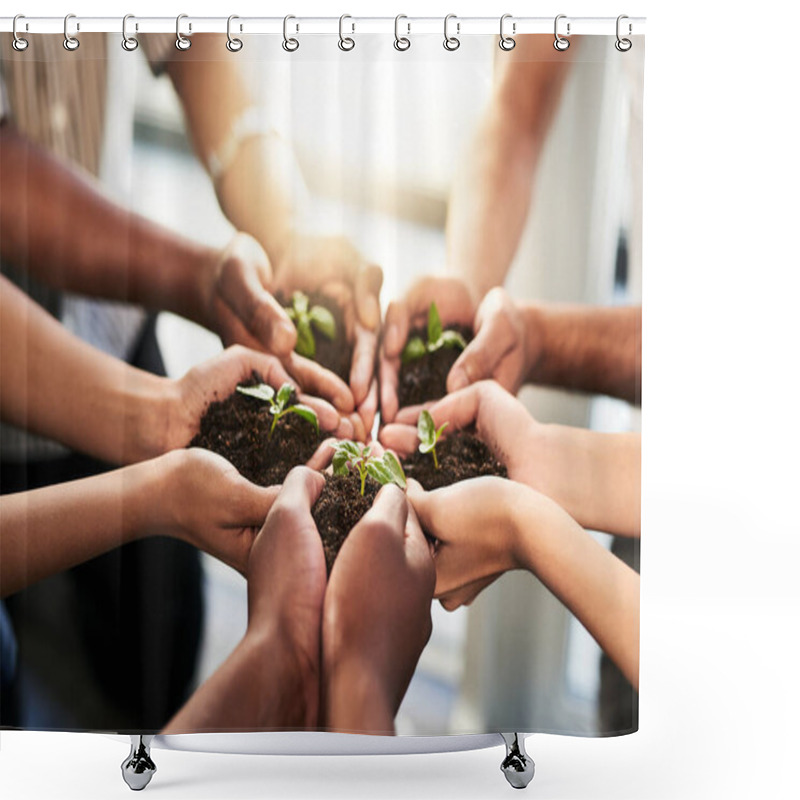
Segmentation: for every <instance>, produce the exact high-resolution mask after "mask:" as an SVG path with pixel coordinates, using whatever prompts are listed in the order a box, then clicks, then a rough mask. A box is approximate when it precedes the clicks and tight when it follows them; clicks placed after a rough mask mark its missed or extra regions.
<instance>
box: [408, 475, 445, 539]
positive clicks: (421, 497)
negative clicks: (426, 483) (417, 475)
mask: <svg viewBox="0 0 800 800" xmlns="http://www.w3.org/2000/svg"><path fill="white" fill-rule="evenodd" d="M433 494H438V492H436V493H434V492H426V491H425V490H424V489H423V488H422V486H421V485H420V484H419V483H418V482H417V481H415V480H413V479H409V481H408V483H407V485H406V496H407V497H408V502H409V504H410V505H411V508H413V509H414V513H415V514H416V517H417V519H418V520H419V524H420V527H421V528H422V530H423V531H424V532H425V533H427V534H428V536H431V537H433V538H434V539H439V538H440V537H439V536H438V535H437V527H438V525H437V514H436V498H433V499H431V497H432V495H433Z"/></svg>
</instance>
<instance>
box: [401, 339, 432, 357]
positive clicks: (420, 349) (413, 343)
mask: <svg viewBox="0 0 800 800" xmlns="http://www.w3.org/2000/svg"><path fill="white" fill-rule="evenodd" d="M427 352H428V351H427V349H426V347H425V342H423V341H422V339H420V338H419V336H415V337H414V338H413V339H409V340H408V342H406V346H405V347H404V348H403V354H402V355H401V356H400V360H401V361H402V362H403V363H404V364H408V363H409V362H411V361H416V360H417V359H420V358H422V356H424V355H425V353H427Z"/></svg>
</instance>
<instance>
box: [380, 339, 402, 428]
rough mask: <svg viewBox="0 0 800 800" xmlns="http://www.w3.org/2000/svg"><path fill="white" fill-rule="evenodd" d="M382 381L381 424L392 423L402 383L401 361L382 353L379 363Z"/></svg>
mask: <svg viewBox="0 0 800 800" xmlns="http://www.w3.org/2000/svg"><path fill="white" fill-rule="evenodd" d="M378 378H379V380H380V396H381V424H384V423H387V422H392V421H393V420H394V418H395V416H396V414H397V410H398V405H399V403H398V400H397V387H398V386H399V383H400V359H398V358H394V359H389V358H387V357H386V356H385V354H383V353H381V358H380V361H379V363H378Z"/></svg>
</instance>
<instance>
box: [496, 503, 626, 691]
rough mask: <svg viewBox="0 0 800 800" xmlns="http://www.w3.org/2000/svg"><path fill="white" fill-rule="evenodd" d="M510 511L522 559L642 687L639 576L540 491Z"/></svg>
mask: <svg viewBox="0 0 800 800" xmlns="http://www.w3.org/2000/svg"><path fill="white" fill-rule="evenodd" d="M511 513H512V515H513V518H514V525H515V528H516V531H517V533H516V542H517V544H516V556H517V560H518V562H519V563H520V564H521V565H522V566H524V567H525V568H526V569H528V570H529V571H531V572H533V573H534V574H535V575H536V576H537V577H538V578H539V580H541V581H542V583H543V584H544V585H545V586H547V588H548V589H549V590H550V591H551V592H552V593H553V594H554V595H555V596H556V597H557V598H558V599H559V600H560V601H561V602H562V603H563V604H564V605H565V606H566V607H567V608H568V609H569V610H570V611H571V612H572V613H573V614H574V615H575V616H576V617H577V618H578V620H579V621H580V622H581V624H582V625H583V626H584V627H585V628H586V629H587V630H588V631H589V633H590V634H591V635H592V636H593V637H594V638H595V639H596V640H597V643H598V644H599V645H600V647H602V648H603V650H604V651H605V652H606V653H607V654H608V656H609V657H610V658H611V659H612V660H613V661H614V663H615V664H617V666H618V667H619V668H620V670H621V671H622V673H623V674H624V675H625V677H626V678H627V679H628V680H629V681H630V682H631V684H632V685H633V686H634V687H635V688H638V684H639V576H638V575H637V574H636V573H635V572H634V571H633V570H632V569H630V567H628V566H626V565H625V564H624V563H623V562H622V561H620V560H619V559H618V558H616V557H615V556H613V555H612V554H611V553H609V552H608V551H607V550H606V549H605V548H604V547H602V546H601V545H600V544H598V543H597V542H596V541H595V540H594V539H592V538H591V536H589V534H587V533H586V532H585V531H584V530H583V529H582V528H581V527H580V526H579V525H578V524H577V522H575V521H574V520H573V519H572V518H571V517H570V516H569V515H568V514H567V513H566V512H565V511H564V510H563V509H561V508H560V507H558V506H557V505H556V504H555V503H553V502H551V501H549V500H547V499H546V498H544V497H542V496H541V495H536V494H535V493H533V492H529V491H526V492H525V496H524V497H521V498H520V502H519V503H517V504H515V505H514V508H513V510H512V512H511ZM531 520H536V523H535V525H532V524H531V522H530V521H531Z"/></svg>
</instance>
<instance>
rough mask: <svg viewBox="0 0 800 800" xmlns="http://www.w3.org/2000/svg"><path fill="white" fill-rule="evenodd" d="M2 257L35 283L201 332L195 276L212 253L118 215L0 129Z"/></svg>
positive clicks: (83, 184) (70, 173)
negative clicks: (186, 323) (161, 314)
mask: <svg viewBox="0 0 800 800" xmlns="http://www.w3.org/2000/svg"><path fill="white" fill-rule="evenodd" d="M0 194H1V195H2V198H3V201H2V202H0V254H1V255H2V257H3V259H4V260H5V261H7V262H9V263H11V264H13V265H14V266H16V267H17V268H18V269H27V270H28V271H29V272H30V273H31V274H32V275H34V276H35V277H36V278H38V279H39V280H40V281H41V282H43V283H45V284H47V285H49V286H52V287H55V288H59V289H66V290H70V291H74V292H79V293H81V294H86V295H90V296H96V297H104V298H108V299H112V300H120V301H128V302H133V303H137V304H140V305H144V306H147V307H149V308H155V309H165V310H169V311H173V312H175V313H176V314H180V315H182V316H185V317H188V318H189V319H193V320H194V321H196V322H199V323H201V324H206V321H207V320H206V317H207V309H206V308H205V300H204V298H203V297H202V296H201V287H200V281H199V280H198V272H199V271H200V269H201V267H202V266H205V265H208V264H209V263H213V261H214V260H215V258H216V253H215V251H213V250H212V249H210V248H206V247H203V246H200V245H197V244H194V243H193V242H191V241H189V240H187V239H184V238H182V237H180V236H178V235H177V234H175V233H173V232H172V231H169V230H168V229H166V228H164V227H162V226H160V225H157V224H155V223H153V222H150V221H149V220H147V219H145V218H144V217H141V216H139V215H137V214H133V213H131V212H130V211H127V210H126V209H124V208H122V207H121V206H119V205H117V204H115V203H113V202H111V201H110V200H109V199H108V198H106V197H105V196H104V195H103V194H102V193H101V192H100V191H99V189H98V188H97V186H96V185H95V184H94V183H92V182H91V181H90V180H89V179H88V178H87V177H84V176H83V175H82V174H80V173H79V172H78V171H76V170H73V169H71V168H69V167H67V166H66V165H65V164H64V163H62V162H61V161H59V160H58V159H56V158H54V157H53V156H51V155H50V154H49V153H48V152H47V151H45V150H44V149H42V148H40V147H38V146H37V145H35V144H32V143H31V142H30V141H28V140H27V139H26V138H25V137H24V136H23V135H21V134H19V133H18V132H17V131H16V130H15V129H14V128H13V127H12V126H10V125H3V126H2V127H0Z"/></svg>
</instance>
